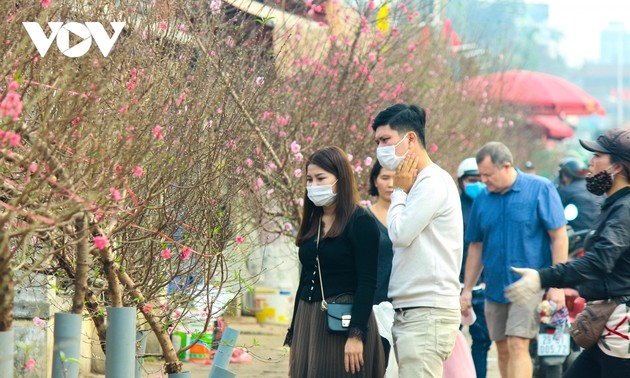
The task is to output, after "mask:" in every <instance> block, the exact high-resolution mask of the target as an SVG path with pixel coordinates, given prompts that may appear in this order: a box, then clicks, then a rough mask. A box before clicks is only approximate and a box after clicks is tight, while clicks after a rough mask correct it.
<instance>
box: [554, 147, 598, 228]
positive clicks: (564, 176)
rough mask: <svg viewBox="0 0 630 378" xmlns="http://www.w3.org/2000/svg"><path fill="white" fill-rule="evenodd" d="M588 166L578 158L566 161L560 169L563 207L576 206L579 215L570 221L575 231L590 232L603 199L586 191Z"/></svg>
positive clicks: (559, 189)
mask: <svg viewBox="0 0 630 378" xmlns="http://www.w3.org/2000/svg"><path fill="white" fill-rule="evenodd" d="M587 172H588V170H587V169H586V165H585V164H584V163H583V162H582V161H580V160H579V159H576V158H567V159H565V160H564V161H563V162H562V164H560V167H559V168H558V181H559V186H558V194H560V200H561V201H562V206H564V207H566V206H567V205H569V204H573V205H575V207H577V209H578V215H577V217H576V218H575V219H573V220H570V221H569V226H571V228H573V230H575V231H582V230H590V229H591V227H592V226H593V224H595V220H596V219H597V217H598V216H599V213H600V207H601V205H602V200H601V197H599V196H596V195H595V194H593V193H590V192H589V191H588V190H587V189H586V180H585V179H586V173H587Z"/></svg>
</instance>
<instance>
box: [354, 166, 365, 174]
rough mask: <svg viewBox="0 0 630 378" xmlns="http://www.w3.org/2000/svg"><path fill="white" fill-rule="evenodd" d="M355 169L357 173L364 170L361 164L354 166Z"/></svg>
mask: <svg viewBox="0 0 630 378" xmlns="http://www.w3.org/2000/svg"><path fill="white" fill-rule="evenodd" d="M354 171H355V172H356V173H361V172H363V167H361V166H356V167H354Z"/></svg>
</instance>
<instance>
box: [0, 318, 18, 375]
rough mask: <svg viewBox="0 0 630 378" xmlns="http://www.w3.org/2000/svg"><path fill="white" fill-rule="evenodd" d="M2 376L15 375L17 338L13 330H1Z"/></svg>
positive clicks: (0, 355)
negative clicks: (14, 360)
mask: <svg viewBox="0 0 630 378" xmlns="http://www.w3.org/2000/svg"><path fill="white" fill-rule="evenodd" d="M0 345H2V348H0V377H13V358H14V355H15V340H14V338H13V330H12V329H11V330H9V331H5V332H0Z"/></svg>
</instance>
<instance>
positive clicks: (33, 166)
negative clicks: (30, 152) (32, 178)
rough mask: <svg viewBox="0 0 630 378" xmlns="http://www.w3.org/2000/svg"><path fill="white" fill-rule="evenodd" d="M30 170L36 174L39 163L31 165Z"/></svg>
mask: <svg viewBox="0 0 630 378" xmlns="http://www.w3.org/2000/svg"><path fill="white" fill-rule="evenodd" d="M28 170H29V171H30V172H31V173H35V172H37V163H31V165H29V166H28Z"/></svg>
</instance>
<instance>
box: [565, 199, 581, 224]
mask: <svg viewBox="0 0 630 378" xmlns="http://www.w3.org/2000/svg"><path fill="white" fill-rule="evenodd" d="M577 216H578V208H577V206H575V205H574V204H572V203H570V204H568V205H567V206H566V207H565V208H564V217H565V218H566V219H567V220H568V221H569V222H570V221H572V220H574V219H575V218H577Z"/></svg>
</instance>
